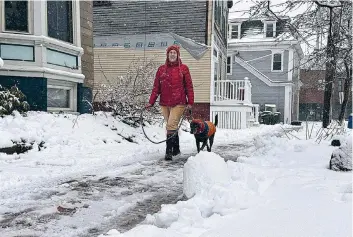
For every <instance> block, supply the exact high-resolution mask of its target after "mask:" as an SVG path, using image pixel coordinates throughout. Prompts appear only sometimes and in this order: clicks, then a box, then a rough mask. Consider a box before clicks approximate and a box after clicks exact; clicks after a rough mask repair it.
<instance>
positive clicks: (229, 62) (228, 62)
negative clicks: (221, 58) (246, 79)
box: [227, 56, 232, 75]
mask: <svg viewBox="0 0 353 237" xmlns="http://www.w3.org/2000/svg"><path fill="white" fill-rule="evenodd" d="M227 74H229V75H232V57H230V56H229V57H227Z"/></svg>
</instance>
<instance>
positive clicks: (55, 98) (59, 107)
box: [47, 80, 77, 111]
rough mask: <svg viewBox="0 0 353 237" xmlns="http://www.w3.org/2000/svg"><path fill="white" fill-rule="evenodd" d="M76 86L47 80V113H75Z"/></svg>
mask: <svg viewBox="0 0 353 237" xmlns="http://www.w3.org/2000/svg"><path fill="white" fill-rule="evenodd" d="M76 103H77V84H76V83H71V82H62V81H56V80H48V87H47V107H48V110H49V111H76V109H77V104H76Z"/></svg>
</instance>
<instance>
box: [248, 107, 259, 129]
mask: <svg viewBox="0 0 353 237" xmlns="http://www.w3.org/2000/svg"><path fill="white" fill-rule="evenodd" d="M259 107H260V106H259V105H258V104H253V105H252V108H251V112H250V113H249V114H248V115H247V123H248V127H251V126H254V125H258V124H259Z"/></svg>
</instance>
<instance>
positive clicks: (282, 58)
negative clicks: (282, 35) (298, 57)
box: [271, 51, 284, 72]
mask: <svg viewBox="0 0 353 237" xmlns="http://www.w3.org/2000/svg"><path fill="white" fill-rule="evenodd" d="M276 54H280V55H281V70H275V69H274V68H273V64H274V58H275V55H276ZM283 61H284V51H282V52H272V57H271V72H283Z"/></svg>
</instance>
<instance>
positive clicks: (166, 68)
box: [149, 57, 194, 107]
mask: <svg viewBox="0 0 353 237" xmlns="http://www.w3.org/2000/svg"><path fill="white" fill-rule="evenodd" d="M167 58H168V57H167ZM159 95H160V96H161V97H160V101H159V104H160V105H162V106H171V107H172V106H176V105H187V104H188V105H193V104H194V89H193V85H192V80H191V76H190V71H189V68H188V67H187V66H186V65H185V64H182V62H181V60H180V58H179V59H178V60H177V62H175V63H170V62H168V59H167V62H166V64H164V65H162V66H160V67H159V68H158V71H157V73H156V77H155V79H154V84H153V89H152V94H151V96H150V100H149V103H150V104H151V105H153V104H154V103H155V102H156V100H157V98H158V96H159Z"/></svg>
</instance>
